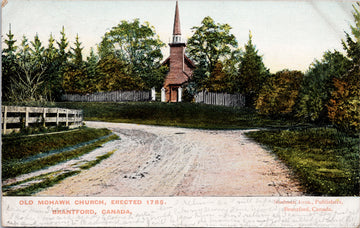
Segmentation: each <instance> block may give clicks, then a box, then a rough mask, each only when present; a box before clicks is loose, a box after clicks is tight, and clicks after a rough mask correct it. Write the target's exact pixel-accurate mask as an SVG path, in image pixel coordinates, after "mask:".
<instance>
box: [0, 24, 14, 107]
mask: <svg viewBox="0 0 360 228" xmlns="http://www.w3.org/2000/svg"><path fill="white" fill-rule="evenodd" d="M6 36H7V39H5V40H4V43H5V44H6V46H7V47H6V48H4V49H3V51H2V57H1V59H2V77H1V78H2V84H1V91H2V100H3V101H4V100H8V97H9V95H10V84H11V78H14V77H16V65H15V61H16V50H17V48H18V47H17V46H16V45H15V44H16V40H14V34H12V32H11V27H10V28H9V32H8V34H6Z"/></svg>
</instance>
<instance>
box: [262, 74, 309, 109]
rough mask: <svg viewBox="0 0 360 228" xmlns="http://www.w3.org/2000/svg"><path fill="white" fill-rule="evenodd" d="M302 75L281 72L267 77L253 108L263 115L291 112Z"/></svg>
mask: <svg viewBox="0 0 360 228" xmlns="http://www.w3.org/2000/svg"><path fill="white" fill-rule="evenodd" d="M302 78H303V73H302V72H301V71H290V70H282V71H279V72H277V73H276V74H275V75H273V76H271V77H268V79H267V80H266V82H265V84H264V86H263V87H262V88H261V90H260V93H259V97H258V98H257V100H256V103H255V104H256V106H255V108H256V109H257V110H258V111H259V112H260V113H261V114H265V115H273V116H274V115H284V114H290V113H292V112H293V107H294V105H295V102H296V99H297V96H298V93H299V89H300V85H301V81H302Z"/></svg>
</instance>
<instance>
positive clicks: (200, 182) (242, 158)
mask: <svg viewBox="0 0 360 228" xmlns="http://www.w3.org/2000/svg"><path fill="white" fill-rule="evenodd" d="M86 125H87V126H89V127H95V128H103V127H107V128H109V129H110V130H113V131H114V133H116V134H118V135H119V136H120V137H121V140H117V141H116V142H117V143H119V145H118V146H117V150H116V152H115V153H114V154H113V155H112V156H111V157H110V158H108V159H106V160H103V161H102V162H101V163H100V164H98V165H97V166H95V167H92V168H91V169H89V170H86V171H82V172H81V173H80V174H79V175H76V176H73V177H70V178H67V179H65V180H64V181H62V182H60V183H59V184H57V185H55V186H53V187H51V188H49V189H47V190H44V191H42V192H39V193H38V194H37V196H297V195H302V194H303V193H302V192H301V190H300V187H299V184H298V183H297V182H296V181H295V180H292V179H290V175H289V170H288V169H287V168H286V166H285V165H283V164H282V163H281V162H280V161H278V160H277V159H276V158H275V156H274V155H272V154H271V153H270V152H268V151H266V150H264V149H263V148H262V147H261V146H260V145H258V144H257V143H255V142H254V141H252V140H250V139H249V138H247V137H246V136H245V135H244V132H246V131H245V130H231V131H210V130H195V129H184V128H172V127H158V126H145V125H136V124H120V123H103V122H87V123H86ZM112 148H113V147H112ZM105 149H106V145H105Z"/></svg>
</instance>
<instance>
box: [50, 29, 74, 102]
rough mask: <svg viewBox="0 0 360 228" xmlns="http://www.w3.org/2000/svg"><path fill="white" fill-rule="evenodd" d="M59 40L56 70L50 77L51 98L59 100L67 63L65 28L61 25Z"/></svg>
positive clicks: (62, 91) (67, 44) (62, 90)
mask: <svg viewBox="0 0 360 228" xmlns="http://www.w3.org/2000/svg"><path fill="white" fill-rule="evenodd" d="M60 35H61V38H60V41H57V42H56V43H57V46H58V48H57V58H56V59H55V64H56V71H55V72H54V73H53V74H52V76H51V78H50V84H51V92H52V96H53V99H55V100H57V101H59V100H61V95H62V94H63V93H64V89H63V87H62V85H63V75H64V70H65V68H66V66H67V63H68V58H69V55H70V54H69V50H68V49H69V42H68V40H67V37H66V34H65V28H64V26H63V27H62V29H61V31H60Z"/></svg>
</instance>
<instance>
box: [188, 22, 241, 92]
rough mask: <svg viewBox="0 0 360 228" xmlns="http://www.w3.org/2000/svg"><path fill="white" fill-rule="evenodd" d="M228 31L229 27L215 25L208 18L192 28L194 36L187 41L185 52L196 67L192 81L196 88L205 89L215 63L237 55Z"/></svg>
mask: <svg viewBox="0 0 360 228" xmlns="http://www.w3.org/2000/svg"><path fill="white" fill-rule="evenodd" d="M230 30H231V26H230V25H228V24H220V23H217V24H216V23H215V21H214V20H213V19H212V18H211V17H209V16H208V17H205V18H204V19H203V20H202V22H201V26H194V27H193V28H192V31H193V32H194V34H193V36H192V37H190V39H189V40H188V43H187V49H186V52H187V55H188V56H189V57H190V58H191V59H192V60H193V61H194V63H195V64H196V65H197V69H196V70H195V71H194V73H193V80H194V82H195V83H196V84H197V87H198V88H200V89H204V88H206V85H208V82H207V80H208V79H209V78H210V75H211V72H212V71H213V70H214V68H215V65H216V63H218V62H219V61H223V62H226V61H227V60H228V59H230V58H231V57H232V56H234V53H239V51H240V50H239V49H238V43H237V41H236V38H235V36H234V35H233V34H231V33H230Z"/></svg>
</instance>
